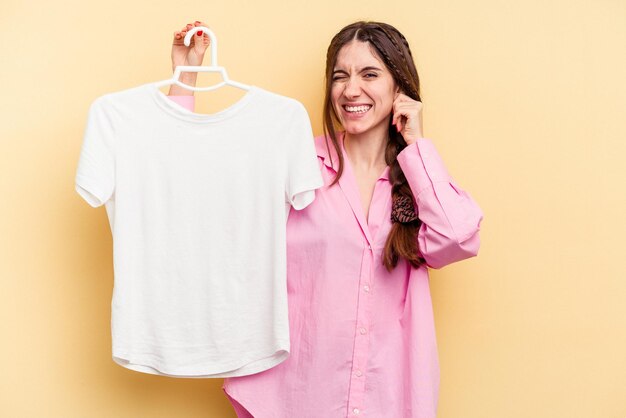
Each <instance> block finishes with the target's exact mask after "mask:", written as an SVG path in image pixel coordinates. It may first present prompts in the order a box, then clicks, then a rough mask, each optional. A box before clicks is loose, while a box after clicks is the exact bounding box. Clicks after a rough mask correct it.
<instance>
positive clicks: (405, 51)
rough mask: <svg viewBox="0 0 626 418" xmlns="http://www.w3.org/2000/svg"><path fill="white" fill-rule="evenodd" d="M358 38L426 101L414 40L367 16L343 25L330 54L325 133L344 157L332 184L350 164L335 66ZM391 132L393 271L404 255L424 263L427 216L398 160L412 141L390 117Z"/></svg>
mask: <svg viewBox="0 0 626 418" xmlns="http://www.w3.org/2000/svg"><path fill="white" fill-rule="evenodd" d="M355 40H356V41H360V42H367V43H369V44H370V45H371V46H372V47H373V50H374V51H375V52H376V53H377V55H378V57H379V58H380V59H381V60H382V61H383V63H384V64H385V66H386V67H387V69H388V70H389V71H390V72H391V75H392V76H393V79H394V81H395V83H396V85H397V86H398V87H399V88H400V91H401V92H402V93H404V94H406V95H407V96H409V97H410V98H412V99H413V100H417V101H421V99H420V93H419V91H420V88H419V77H418V75H417V70H416V68H415V63H414V62H413V55H412V54H411V50H410V49H409V43H408V42H407V40H406V38H405V37H404V36H403V35H402V34H401V33H400V32H399V31H398V30H397V29H396V28H394V27H393V26H391V25H389V24H386V23H380V22H363V21H361V22H355V23H352V24H350V25H348V26H346V27H344V28H343V29H341V30H340V31H339V33H337V34H336V35H335V37H334V38H333V39H332V41H331V42H330V45H329V47H328V51H327V53H326V97H325V100H324V115H323V117H324V133H325V134H326V138H327V140H326V146H327V147H329V146H330V145H329V144H328V138H330V141H331V142H332V146H333V147H334V149H335V151H337V156H338V158H339V162H338V163H339V165H338V169H337V176H336V177H335V179H334V181H333V183H332V184H335V183H336V182H337V181H339V177H341V175H342V173H343V165H344V161H343V153H342V152H341V148H340V145H339V142H338V140H337V132H336V130H335V127H336V126H338V125H340V122H339V118H338V117H337V114H336V113H335V110H334V108H333V105H332V101H331V88H332V80H333V70H334V67H335V63H336V61H337V55H338V54H339V51H340V50H341V48H342V47H343V46H345V45H347V44H349V43H350V42H352V41H355ZM388 136H389V140H388V142H387V146H386V149H385V162H386V163H387V165H388V166H389V168H390V170H389V181H390V182H391V185H392V189H391V193H392V201H393V210H392V218H393V225H392V227H391V231H390V232H389V236H388V237H387V242H386V244H385V249H384V251H383V264H384V265H385V267H386V268H387V270H389V271H391V270H393V268H394V267H395V266H396V265H397V264H398V259H399V258H400V257H402V258H404V259H406V260H407V261H408V262H409V263H410V264H411V265H412V266H413V267H416V268H417V267H419V266H420V265H421V264H422V263H424V259H423V258H422V257H421V256H420V255H419V250H418V244H417V233H418V231H419V227H420V225H421V221H420V220H419V218H417V216H416V214H417V207H416V205H415V202H413V195H412V193H411V189H410V188H409V185H408V183H407V181H406V178H405V177H404V173H403V172H402V169H401V168H400V164H399V163H398V160H397V155H398V154H399V153H400V151H402V150H403V149H404V148H405V147H406V146H407V143H406V141H405V140H404V138H403V137H402V135H401V134H400V133H399V132H397V131H396V129H395V126H393V125H392V124H391V118H389V128H388ZM411 209H413V210H411Z"/></svg>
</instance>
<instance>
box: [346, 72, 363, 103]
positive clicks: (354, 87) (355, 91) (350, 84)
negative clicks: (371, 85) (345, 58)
mask: <svg viewBox="0 0 626 418" xmlns="http://www.w3.org/2000/svg"><path fill="white" fill-rule="evenodd" d="M343 94H344V96H346V97H347V98H349V99H353V98H355V97H358V96H359V95H360V94H361V85H360V83H359V81H358V79H357V78H356V77H350V78H349V79H348V81H347V82H346V88H345V89H344V91H343Z"/></svg>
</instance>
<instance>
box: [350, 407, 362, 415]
mask: <svg viewBox="0 0 626 418" xmlns="http://www.w3.org/2000/svg"><path fill="white" fill-rule="evenodd" d="M360 412H361V411H360V410H359V408H354V409H353V410H352V413H353V414H354V415H359V413H360Z"/></svg>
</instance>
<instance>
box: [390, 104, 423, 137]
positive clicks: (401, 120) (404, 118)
mask: <svg viewBox="0 0 626 418" xmlns="http://www.w3.org/2000/svg"><path fill="white" fill-rule="evenodd" d="M422 107H423V104H422V102H418V101H417V100H413V99H411V98H410V97H409V96H407V95H406V94H403V93H396V97H395V99H394V100H393V118H392V120H391V123H392V124H393V125H396V129H397V130H398V132H400V134H401V135H402V137H403V138H404V140H405V141H406V143H407V144H408V145H411V144H413V143H415V141H417V140H418V139H420V138H423V133H422Z"/></svg>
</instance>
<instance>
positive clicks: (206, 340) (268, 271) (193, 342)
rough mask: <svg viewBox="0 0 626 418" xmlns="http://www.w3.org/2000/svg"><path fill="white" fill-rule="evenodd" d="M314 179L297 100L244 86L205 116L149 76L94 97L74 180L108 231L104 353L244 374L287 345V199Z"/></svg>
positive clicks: (199, 372) (168, 369)
mask: <svg viewBox="0 0 626 418" xmlns="http://www.w3.org/2000/svg"><path fill="white" fill-rule="evenodd" d="M322 185H323V180H322V177H321V174H320V170H319V165H318V162H317V157H316V153H315V148H314V141H313V134H312V131H311V124H310V121H309V118H308V115H307V112H306V110H305V108H304V106H303V105H302V104H301V103H300V102H298V101H296V100H294V99H291V98H288V97H284V96H280V95H277V94H275V93H271V92H268V91H266V90H263V89H261V88H258V87H252V88H251V89H250V90H249V91H248V92H246V94H245V95H244V96H243V98H241V99H240V100H239V101H238V102H236V103H235V104H234V105H232V106H230V107H229V108H227V109H225V110H222V111H220V112H218V113H215V114H212V115H204V114H197V113H193V112H191V111H189V110H187V109H184V108H183V107H181V106H179V105H177V104H175V103H174V102H172V101H171V100H169V99H168V98H167V97H166V96H165V95H164V94H163V93H162V92H161V91H160V90H158V88H157V86H156V84H155V83H149V84H144V85H141V86H138V87H134V88H131V89H127V90H124V91H120V92H115V93H110V94H106V95H104V96H101V97H99V98H98V99H96V100H95V101H94V102H93V104H92V105H91V108H90V110H89V118H88V121H87V127H86V130H85V136H84V140H83V145H82V149H81V154H80V160H79V163H78V169H77V173H76V191H77V192H78V193H79V194H80V195H81V196H82V197H83V198H84V199H85V200H86V201H87V202H88V203H89V204H90V205H92V206H93V207H97V206H100V205H102V204H105V205H106V210H107V215H108V218H109V222H110V226H111V231H112V235H113V261H114V274H115V279H114V286H113V298H112V302H111V331H112V340H113V341H112V342H113V347H112V348H113V360H114V361H115V362H117V363H118V364H120V365H122V366H124V367H127V368H129V369H132V370H136V371H140V372H145V373H152V374H161V375H168V376H184V377H228V376H242V375H247V374H253V373H257V372H260V371H263V370H266V369H269V368H271V367H273V366H275V365H277V364H278V363H280V362H282V361H283V360H285V359H286V358H287V356H288V354H289V348H290V347H289V322H288V317H287V288H286V237H285V234H286V221H287V214H288V208H289V207H290V206H293V207H294V209H302V208H304V207H306V206H307V205H308V204H309V203H311V202H312V201H313V199H314V196H315V191H314V189H316V188H319V187H321V186H322Z"/></svg>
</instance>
